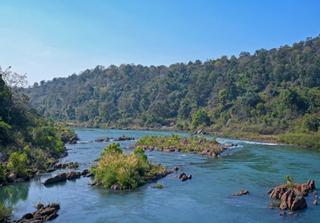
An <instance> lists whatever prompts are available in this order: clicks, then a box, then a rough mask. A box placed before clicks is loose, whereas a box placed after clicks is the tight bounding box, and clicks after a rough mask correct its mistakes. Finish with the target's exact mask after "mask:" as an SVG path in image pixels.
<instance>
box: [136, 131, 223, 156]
mask: <svg viewBox="0 0 320 223" xmlns="http://www.w3.org/2000/svg"><path fill="white" fill-rule="evenodd" d="M135 145H136V146H142V147H143V148H144V149H149V150H153V149H155V150H160V151H167V152H170V151H177V152H184V153H200V152H202V153H203V152H205V153H206V154H211V155H213V156H216V155H219V154H220V153H221V152H222V151H223V147H222V146H221V144H220V143H218V142H217V141H216V138H212V139H211V140H209V139H207V138H205V137H204V136H203V135H202V136H201V137H198V136H197V135H195V136H193V137H190V138H187V137H181V136H179V135H177V134H171V136H166V135H164V136H156V135H151V136H148V135H146V136H143V137H142V138H141V139H139V140H138V141H137V142H136V144H135Z"/></svg>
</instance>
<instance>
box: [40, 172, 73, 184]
mask: <svg viewBox="0 0 320 223" xmlns="http://www.w3.org/2000/svg"><path fill="white" fill-rule="evenodd" d="M66 179H67V174H66V173H61V174H59V175H57V176H55V177H51V178H49V179H47V180H46V181H45V182H44V183H43V185H48V184H54V183H58V182H61V181H66Z"/></svg>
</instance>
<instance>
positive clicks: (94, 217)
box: [0, 128, 320, 223]
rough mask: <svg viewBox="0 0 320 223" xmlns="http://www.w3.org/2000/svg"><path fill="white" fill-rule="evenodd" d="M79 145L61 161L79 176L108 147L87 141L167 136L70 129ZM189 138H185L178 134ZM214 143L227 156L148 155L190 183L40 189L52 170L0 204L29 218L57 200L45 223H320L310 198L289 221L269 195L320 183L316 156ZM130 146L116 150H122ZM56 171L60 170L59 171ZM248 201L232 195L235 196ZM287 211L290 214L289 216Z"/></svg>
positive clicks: (7, 191) (76, 183) (16, 187)
mask: <svg viewBox="0 0 320 223" xmlns="http://www.w3.org/2000/svg"><path fill="white" fill-rule="evenodd" d="M75 131H76V133H77V134H78V136H79V138H80V141H79V142H78V144H75V145H68V146H67V148H68V149H69V151H68V152H69V155H68V156H67V157H65V158H63V159H62V160H61V162H71V161H72V162H79V163H81V165H80V171H81V170H83V169H89V168H90V166H91V165H92V161H93V160H95V159H97V158H98V157H99V155H100V152H101V151H102V150H103V148H104V147H106V145H107V144H108V143H111V142H108V143H107V142H102V143H98V142H94V143H90V141H92V140H94V139H97V138H101V137H106V136H108V137H113V138H117V137H120V136H122V135H126V136H130V137H134V138H135V139H139V138H141V137H142V136H143V135H147V134H148V135H151V134H156V135H164V134H167V135H169V134H171V133H172V132H169V131H135V130H112V129H84V128H76V129H75ZM177 134H179V135H184V136H189V135H188V134H186V133H177ZM217 141H218V142H220V143H236V144H238V145H239V146H238V147H233V148H230V149H228V150H227V151H226V152H228V153H229V154H230V156H228V157H226V156H222V157H220V158H213V157H206V156H200V155H197V154H184V153H177V152H171V153H167V152H158V151H152V152H149V151H147V152H146V154H147V155H148V158H149V160H151V161H152V160H155V161H156V162H157V163H161V164H162V165H167V166H168V167H169V169H172V168H173V167H174V166H178V167H179V168H180V169H182V170H183V171H184V172H185V173H186V174H187V175H188V174H192V176H193V178H192V180H187V181H185V182H181V181H180V180H179V179H178V178H176V177H174V176H176V174H172V176H167V177H165V178H163V179H161V180H159V181H158V182H160V183H161V184H163V189H155V188H151V186H155V185H156V183H152V184H146V185H143V186H141V187H139V188H137V189H134V190H132V191H112V190H110V189H104V188H98V187H90V186H88V183H89V182H91V181H92V180H93V179H90V178H83V177H81V178H80V179H77V180H73V181H67V182H63V183H58V184H54V185H51V186H49V187H48V186H43V185H42V184H41V182H44V181H45V180H46V179H47V178H48V177H51V176H53V175H55V174H56V172H52V173H47V174H42V175H40V176H38V177H36V178H35V179H32V180H31V181H30V182H26V183H18V184H12V185H9V186H5V187H1V188H0V199H4V200H6V203H7V204H10V205H12V206H14V207H15V208H14V211H13V214H14V218H13V219H17V218H20V217H21V216H22V215H23V214H25V213H27V212H33V211H34V210H35V208H34V206H35V205H36V204H37V203H38V202H42V203H43V204H45V205H46V204H47V203H49V202H59V203H60V206H61V209H60V210H59V212H58V214H59V217H58V218H56V219H55V220H53V221H51V222H77V223H79V222H86V223H87V222H139V223H142V222H199V223H200V222H246V223H248V222H308V223H311V222H320V207H319V206H316V205H313V204H312V202H313V201H314V200H315V199H318V198H315V195H314V194H310V195H309V196H308V197H306V199H307V202H308V208H307V209H306V210H304V211H299V212H295V214H293V215H286V216H284V217H282V216H279V213H280V212H281V210H280V209H277V208H275V209H270V208H269V205H270V203H271V199H270V198H269V195H268V194H267V193H266V192H267V191H268V190H269V189H271V188H273V187H275V186H276V185H279V184H283V183H284V182H285V180H284V177H285V176H286V175H290V176H294V177H295V181H296V182H307V180H308V179H309V178H311V179H313V180H315V182H316V187H317V185H319V184H320V168H319V167H320V164H319V160H320V152H318V151H314V150H310V149H305V148H301V147H296V146H288V145H276V144H270V143H260V142H251V141H244V140H235V139H224V138H217ZM135 142H136V140H135V141H124V142H121V143H120V145H121V147H122V148H125V149H124V152H132V150H131V149H126V147H127V146H128V145H132V144H134V143H135ZM63 171H65V170H60V171H58V172H60V173H61V172H63ZM243 189H247V190H249V195H244V196H239V197H235V196H232V194H233V193H235V192H240V190H243ZM287 213H289V211H287Z"/></svg>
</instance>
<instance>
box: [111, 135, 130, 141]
mask: <svg viewBox="0 0 320 223" xmlns="http://www.w3.org/2000/svg"><path fill="white" fill-rule="evenodd" d="M129 140H134V138H133V137H126V136H122V137H119V138H116V139H114V140H113V141H129Z"/></svg>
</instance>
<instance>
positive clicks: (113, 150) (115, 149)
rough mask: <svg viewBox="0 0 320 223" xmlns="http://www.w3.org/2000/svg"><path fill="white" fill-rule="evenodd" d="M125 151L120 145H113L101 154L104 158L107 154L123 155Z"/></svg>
mask: <svg viewBox="0 0 320 223" xmlns="http://www.w3.org/2000/svg"><path fill="white" fill-rule="evenodd" d="M122 152H123V151H122V149H121V148H120V143H114V142H113V143H111V144H109V145H108V146H107V147H106V148H104V150H103V152H102V153H101V156H104V155H106V154H115V153H119V154H121V153H122Z"/></svg>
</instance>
